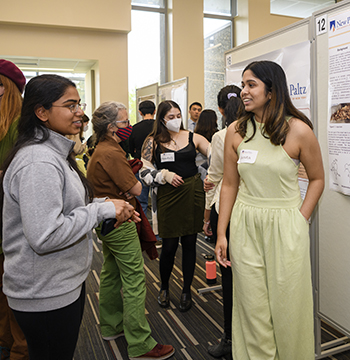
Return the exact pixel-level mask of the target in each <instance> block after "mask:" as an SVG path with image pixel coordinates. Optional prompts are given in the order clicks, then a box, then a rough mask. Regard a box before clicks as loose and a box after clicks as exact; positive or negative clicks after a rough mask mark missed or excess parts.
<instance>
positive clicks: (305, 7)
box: [270, 0, 336, 18]
mask: <svg viewBox="0 0 350 360" xmlns="http://www.w3.org/2000/svg"><path fill="white" fill-rule="evenodd" d="M335 3H336V1H335V0H271V8H270V12H271V14H278V15H286V16H295V17H300V18H306V17H309V16H311V15H312V13H313V12H315V11H318V10H321V9H323V8H325V7H327V6H331V5H334V4H335Z"/></svg>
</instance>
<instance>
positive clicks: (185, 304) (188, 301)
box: [180, 293, 192, 312]
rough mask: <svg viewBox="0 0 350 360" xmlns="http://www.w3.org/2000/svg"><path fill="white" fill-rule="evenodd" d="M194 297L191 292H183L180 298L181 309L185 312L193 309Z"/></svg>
mask: <svg viewBox="0 0 350 360" xmlns="http://www.w3.org/2000/svg"><path fill="white" fill-rule="evenodd" d="M191 306H192V298H191V293H182V294H181V299H180V311H182V312H185V311H188V310H190V309H191Z"/></svg>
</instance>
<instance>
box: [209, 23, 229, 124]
mask: <svg viewBox="0 0 350 360" xmlns="http://www.w3.org/2000/svg"><path fill="white" fill-rule="evenodd" d="M231 26H232V22H231V21H229V20H218V19H208V18H204V104H205V108H207V109H213V110H215V111H216V112H217V115H218V119H221V114H220V113H219V111H218V104H217V95H218V92H219V91H220V90H221V88H222V87H224V85H225V72H224V71H225V61H224V53H225V51H227V50H230V49H231V47H232V45H231V44H232V42H231V34H232V31H231ZM218 125H219V127H220V128H222V126H221V121H220V120H219V121H218Z"/></svg>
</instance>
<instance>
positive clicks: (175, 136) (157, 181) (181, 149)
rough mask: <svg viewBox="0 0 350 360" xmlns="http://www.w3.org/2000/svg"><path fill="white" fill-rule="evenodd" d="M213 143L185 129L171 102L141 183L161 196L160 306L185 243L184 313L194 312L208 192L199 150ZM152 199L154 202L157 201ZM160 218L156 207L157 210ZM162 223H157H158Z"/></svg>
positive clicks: (146, 150) (148, 147) (152, 139)
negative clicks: (199, 166)
mask: <svg viewBox="0 0 350 360" xmlns="http://www.w3.org/2000/svg"><path fill="white" fill-rule="evenodd" d="M208 145H209V142H208V140H207V139H206V138H205V137H203V136H201V135H199V134H194V133H192V132H189V131H187V130H184V128H183V125H182V117H181V110H180V107H179V105H178V104H177V103H175V102H174V101H171V100H166V101H163V102H162V103H160V104H159V106H158V109H157V117H156V121H155V124H154V128H153V131H152V133H151V134H150V135H149V137H148V138H147V139H146V140H145V142H144V145H143V149H142V161H143V165H144V166H143V168H142V169H141V171H140V177H141V179H142V180H143V181H144V182H145V183H146V184H147V185H149V186H151V187H152V195H154V194H157V201H152V205H157V219H156V218H155V216H153V219H152V220H153V226H154V231H155V233H158V230H159V236H160V237H161V238H162V239H163V246H162V253H161V256H160V263H159V270H160V277H161V282H162V283H161V289H160V292H159V295H158V303H159V305H160V306H161V307H168V306H169V299H170V297H169V278H170V275H171V272H172V268H173V265H174V258H175V254H176V250H177V247H178V244H179V239H180V240H181V245H182V271H183V278H184V282H183V290H182V294H181V298H180V311H187V310H189V309H190V308H191V305H192V299H191V283H192V279H193V274H194V269H195V261H196V239H197V233H198V232H200V231H201V230H202V226H203V219H202V214H203V209H204V192H203V184H202V181H201V179H200V174H199V173H198V169H197V166H196V163H195V158H196V151H197V150H198V151H199V152H201V153H202V154H204V155H207V149H208ZM152 200H153V199H152ZM152 211H153V214H155V209H154V208H153V209H152ZM157 220H158V222H157Z"/></svg>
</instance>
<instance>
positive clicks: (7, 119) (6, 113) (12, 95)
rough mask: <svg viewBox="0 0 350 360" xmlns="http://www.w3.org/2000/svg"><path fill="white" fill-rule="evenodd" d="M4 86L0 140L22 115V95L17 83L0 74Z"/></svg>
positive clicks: (0, 106)
mask: <svg viewBox="0 0 350 360" xmlns="http://www.w3.org/2000/svg"><path fill="white" fill-rule="evenodd" d="M0 83H1V84H3V86H4V89H5V91H4V95H3V97H2V100H1V103H0V141H1V140H2V139H3V138H4V137H5V136H6V134H7V132H8V131H9V128H10V126H11V124H12V123H13V122H14V121H15V120H16V119H17V118H18V117H19V116H20V114H21V108H22V96H21V93H20V91H19V90H18V87H17V86H16V84H15V83H14V82H13V81H12V80H10V79H9V78H8V77H6V76H4V75H0Z"/></svg>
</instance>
